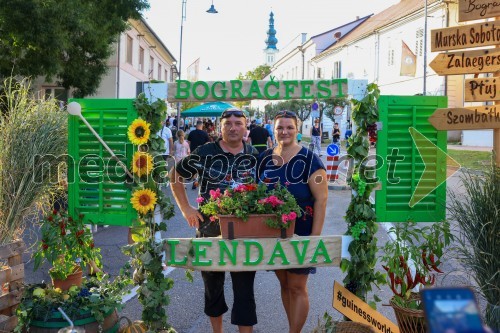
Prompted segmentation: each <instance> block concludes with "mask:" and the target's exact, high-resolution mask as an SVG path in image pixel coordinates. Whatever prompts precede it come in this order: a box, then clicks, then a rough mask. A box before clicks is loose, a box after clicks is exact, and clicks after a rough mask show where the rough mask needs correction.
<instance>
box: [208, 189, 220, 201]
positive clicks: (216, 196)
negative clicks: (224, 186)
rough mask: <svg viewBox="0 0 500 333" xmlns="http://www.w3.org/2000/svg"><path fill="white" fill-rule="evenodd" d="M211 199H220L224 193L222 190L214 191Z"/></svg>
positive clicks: (211, 192) (211, 191)
mask: <svg viewBox="0 0 500 333" xmlns="http://www.w3.org/2000/svg"><path fill="white" fill-rule="evenodd" d="M209 193H210V198H212V199H217V198H220V197H221V196H222V193H220V188H218V189H216V190H215V191H214V190H210V192H209Z"/></svg>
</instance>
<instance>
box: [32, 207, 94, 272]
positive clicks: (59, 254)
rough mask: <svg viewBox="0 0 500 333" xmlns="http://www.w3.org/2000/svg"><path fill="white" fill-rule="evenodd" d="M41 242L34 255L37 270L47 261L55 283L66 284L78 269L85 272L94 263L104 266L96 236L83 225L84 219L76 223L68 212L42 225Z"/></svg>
mask: <svg viewBox="0 0 500 333" xmlns="http://www.w3.org/2000/svg"><path fill="white" fill-rule="evenodd" d="M40 225H41V226H40V232H41V242H40V243H39V249H38V251H36V252H35V254H34V259H35V262H34V264H35V265H34V267H35V270H36V269H38V268H39V267H40V265H41V264H42V263H43V262H45V261H47V262H49V263H50V264H51V265H52V268H51V270H50V271H49V274H50V276H51V277H52V278H53V279H58V280H59V279H61V280H64V279H66V278H67V276H68V275H70V274H72V273H74V272H75V270H76V269H77V267H78V266H80V268H82V269H83V268H85V267H86V266H87V264H89V263H90V262H94V263H95V264H96V265H97V267H99V266H100V265H101V258H102V257H101V253H100V249H99V248H96V247H95V245H94V240H93V238H92V233H91V232H90V230H89V229H88V228H87V227H86V226H85V224H84V223H83V215H79V216H78V218H77V219H73V218H72V217H71V216H69V215H68V213H67V212H66V211H63V210H61V211H57V210H54V211H52V212H50V213H49V214H47V215H46V216H45V217H44V218H43V219H42V220H41V221H40Z"/></svg>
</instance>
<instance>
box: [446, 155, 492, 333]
mask: <svg viewBox="0 0 500 333" xmlns="http://www.w3.org/2000/svg"><path fill="white" fill-rule="evenodd" d="M461 180H462V183H463V186H464V190H465V193H464V194H458V193H455V192H452V193H450V198H451V200H450V205H449V212H450V215H451V218H452V219H453V220H456V221H457V224H458V227H459V241H460V246H459V247H457V251H458V259H459V260H460V262H461V263H462V265H463V266H464V268H465V271H466V272H468V273H469V274H470V276H469V277H470V278H471V279H472V280H473V281H475V282H476V285H477V288H476V289H477V291H478V293H479V294H480V295H481V296H482V297H484V299H485V300H486V301H487V304H486V313H485V321H486V324H487V325H489V326H490V327H491V328H492V329H494V330H500V256H499V254H500V167H498V166H495V165H494V163H492V164H491V166H490V168H489V171H487V172H485V173H484V174H479V175H478V174H475V173H472V172H470V171H467V170H466V171H465V172H464V173H463V175H462V177H461Z"/></svg>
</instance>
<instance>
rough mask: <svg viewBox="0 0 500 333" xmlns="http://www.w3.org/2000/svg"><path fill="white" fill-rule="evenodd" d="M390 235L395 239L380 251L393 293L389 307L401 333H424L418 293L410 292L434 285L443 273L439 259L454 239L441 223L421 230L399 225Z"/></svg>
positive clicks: (446, 225) (409, 225) (448, 229)
mask: <svg viewBox="0 0 500 333" xmlns="http://www.w3.org/2000/svg"><path fill="white" fill-rule="evenodd" d="M389 233H393V234H394V236H395V240H394V241H393V242H387V243H386V245H385V246H384V248H383V250H384V255H383V257H382V262H384V263H385V265H383V266H382V267H383V268H384V270H385V271H386V272H387V277H388V284H389V287H390V288H391V290H392V292H393V293H394V296H393V297H392V298H391V300H390V304H391V306H392V307H393V309H394V312H395V314H396V319H397V321H398V325H399V329H400V330H401V332H402V333H410V332H411V333H413V332H421V333H425V332H426V327H425V322H424V314H423V310H422V307H421V303H420V298H419V294H418V293H415V292H413V290H414V288H417V287H421V286H425V287H430V286H433V285H434V284H435V283H436V275H437V274H439V273H442V271H441V270H440V268H439V266H440V264H441V258H442V257H443V255H444V251H445V249H446V247H447V246H449V245H450V242H451V241H452V240H453V239H454V237H453V235H452V234H451V233H450V224H449V222H448V221H443V222H436V223H433V224H431V225H428V224H426V225H425V226H422V227H421V226H420V225H419V226H417V224H416V223H415V222H406V223H399V224H396V226H395V227H392V228H391V229H389Z"/></svg>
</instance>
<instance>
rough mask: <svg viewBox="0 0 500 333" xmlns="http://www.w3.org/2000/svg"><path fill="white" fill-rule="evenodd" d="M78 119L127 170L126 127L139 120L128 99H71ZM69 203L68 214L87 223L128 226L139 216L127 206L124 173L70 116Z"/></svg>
mask: <svg viewBox="0 0 500 333" xmlns="http://www.w3.org/2000/svg"><path fill="white" fill-rule="evenodd" d="M73 101H75V102H78V103H80V105H81V106H82V115H83V116H84V117H85V119H87V121H88V122H89V123H90V125H91V126H92V127H93V128H94V130H95V131H96V132H97V133H98V134H99V136H100V137H101V138H102V139H103V140H104V142H106V143H107V144H108V146H109V148H111V150H112V151H113V152H114V153H115V155H117V156H118V157H119V158H120V160H121V161H122V162H123V163H125V165H127V167H129V168H130V164H131V161H132V155H133V145H132V144H131V143H130V142H129V140H128V137H127V128H128V125H129V124H130V123H131V122H132V121H133V120H134V119H135V118H137V112H136V110H135V109H134V106H133V100H132V99H74V100H73ZM68 128H69V131H68V153H69V159H70V162H69V163H68V183H69V186H68V199H69V202H68V203H69V212H70V214H71V215H75V214H84V216H85V217H84V219H85V221H88V222H92V223H96V224H105V225H123V226H130V225H131V224H132V220H133V219H135V218H136V217H137V213H136V212H135V210H134V209H133V208H132V205H131V204H130V197H131V194H130V187H129V186H127V185H126V184H125V180H126V177H125V173H124V171H123V169H122V168H121V167H120V166H118V165H117V162H116V161H115V160H113V159H111V155H110V154H109V153H108V151H107V150H106V149H105V148H104V146H102V145H101V143H99V141H98V140H97V138H96V137H95V136H94V135H93V134H92V133H91V132H90V130H89V129H88V128H87V126H85V124H84V123H83V122H82V121H81V119H80V118H79V117H76V116H70V117H69V126H68Z"/></svg>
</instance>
